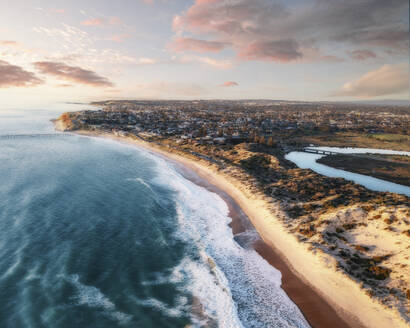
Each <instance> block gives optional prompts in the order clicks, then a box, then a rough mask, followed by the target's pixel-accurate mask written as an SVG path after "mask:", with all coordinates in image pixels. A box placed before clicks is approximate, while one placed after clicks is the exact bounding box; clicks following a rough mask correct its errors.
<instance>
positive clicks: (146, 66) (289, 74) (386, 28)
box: [0, 0, 409, 103]
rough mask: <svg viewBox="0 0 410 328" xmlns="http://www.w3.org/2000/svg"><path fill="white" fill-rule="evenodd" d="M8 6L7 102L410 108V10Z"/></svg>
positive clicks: (126, 2) (2, 23)
mask: <svg viewBox="0 0 410 328" xmlns="http://www.w3.org/2000/svg"><path fill="white" fill-rule="evenodd" d="M0 4H1V11H0V103H15V102H16V103H18V102H26V101H33V102H40V101H41V100H47V101H59V100H61V101H88V100H95V99H107V98H112V99H117V98H144V99H152V98H161V99H176V98H178V99H194V98H195V99H197V98H202V99H208V98H227V99H239V98H265V99H266V98H269V99H289V100H330V101H337V100H354V99H359V100H362V99H408V98H409V67H408V66H409V2H408V0H389V1H386V0H309V1H308V0H286V1H284V0H283V1H279V0H278V1H275V0H117V1H112V0H110V1H108V0H107V1H106V0H82V1H79V0H70V1H67V0H66V1H61V0H60V1H59V0H36V1H35V0H13V1H9V0H7V1H6V0H0Z"/></svg>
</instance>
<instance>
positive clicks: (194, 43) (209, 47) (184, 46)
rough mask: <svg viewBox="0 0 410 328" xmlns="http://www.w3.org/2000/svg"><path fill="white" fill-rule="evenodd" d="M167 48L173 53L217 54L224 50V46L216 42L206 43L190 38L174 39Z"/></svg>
mask: <svg viewBox="0 0 410 328" xmlns="http://www.w3.org/2000/svg"><path fill="white" fill-rule="evenodd" d="M168 46H169V48H170V49H171V50H173V51H175V52H183V51H196V52H200V53H204V52H219V51H221V50H222V49H223V48H225V46H226V44H225V43H223V42H217V41H206V40H198V39H192V38H176V39H174V40H173V41H172V42H171V43H170V44H169V45H168Z"/></svg>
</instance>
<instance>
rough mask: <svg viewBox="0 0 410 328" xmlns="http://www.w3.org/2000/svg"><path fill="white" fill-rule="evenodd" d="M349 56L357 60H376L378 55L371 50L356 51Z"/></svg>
mask: <svg viewBox="0 0 410 328" xmlns="http://www.w3.org/2000/svg"><path fill="white" fill-rule="evenodd" d="M348 54H349V56H350V57H351V58H353V59H355V60H366V59H369V58H376V57H377V56H376V54H375V53H374V52H373V51H371V50H367V49H365V50H354V51H349V52H348Z"/></svg>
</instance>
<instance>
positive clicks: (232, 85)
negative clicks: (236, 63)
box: [220, 81, 239, 88]
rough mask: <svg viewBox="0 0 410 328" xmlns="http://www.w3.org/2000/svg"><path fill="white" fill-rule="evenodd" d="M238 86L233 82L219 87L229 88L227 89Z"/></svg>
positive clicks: (227, 82)
mask: <svg viewBox="0 0 410 328" xmlns="http://www.w3.org/2000/svg"><path fill="white" fill-rule="evenodd" d="M238 85H239V84H238V83H236V82H234V81H226V82H224V83H223V84H221V85H220V86H221V87H226V88H229V87H237V86H238Z"/></svg>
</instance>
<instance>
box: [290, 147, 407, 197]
mask: <svg viewBox="0 0 410 328" xmlns="http://www.w3.org/2000/svg"><path fill="white" fill-rule="evenodd" d="M309 148H310V149H317V150H325V151H333V152H338V153H343V154H385V155H404V156H410V152H406V151H396V150H387V149H372V148H339V147H309ZM324 156H326V155H319V154H312V153H305V152H299V151H293V152H290V153H288V154H287V155H286V156H285V158H286V159H287V160H289V161H291V162H293V163H295V164H296V165H297V166H298V167H300V168H302V169H311V170H313V171H315V172H316V173H319V174H322V175H325V176H328V177H332V178H343V179H346V180H350V181H353V182H355V183H358V184H360V185H362V186H364V187H366V188H368V189H370V190H374V191H388V192H394V193H398V194H403V195H406V196H410V187H407V186H404V185H400V184H397V183H393V182H389V181H385V180H381V179H377V178H374V177H371V176H367V175H363V174H358V173H352V172H348V171H345V170H340V169H335V168H333V167H330V166H327V165H324V164H320V163H317V160H318V159H319V158H322V157H324Z"/></svg>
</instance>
